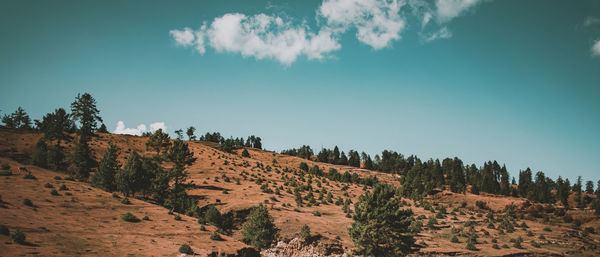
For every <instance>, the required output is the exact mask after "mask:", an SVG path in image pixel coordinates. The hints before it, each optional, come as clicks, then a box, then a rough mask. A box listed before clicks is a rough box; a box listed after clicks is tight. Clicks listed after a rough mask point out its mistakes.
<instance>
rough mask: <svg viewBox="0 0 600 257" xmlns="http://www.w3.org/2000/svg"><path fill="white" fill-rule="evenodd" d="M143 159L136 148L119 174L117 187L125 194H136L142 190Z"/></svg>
mask: <svg viewBox="0 0 600 257" xmlns="http://www.w3.org/2000/svg"><path fill="white" fill-rule="evenodd" d="M142 174H143V168H142V160H141V157H140V155H139V154H138V153H137V152H136V151H135V150H134V151H132V152H131V153H130V154H129V157H127V162H126V163H125V166H123V169H121V170H119V172H118V174H117V180H116V182H117V189H118V190H119V191H120V192H121V193H123V194H124V195H125V196H135V194H136V193H137V192H139V191H140V190H141V187H142V185H141V184H142V181H141V178H142V177H143V175H142Z"/></svg>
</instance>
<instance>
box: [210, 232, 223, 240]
mask: <svg viewBox="0 0 600 257" xmlns="http://www.w3.org/2000/svg"><path fill="white" fill-rule="evenodd" d="M210 240H215V241H221V240H223V238H222V237H221V235H219V233H217V231H214V232H213V233H212V234H210Z"/></svg>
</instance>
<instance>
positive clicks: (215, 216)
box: [204, 206, 223, 227]
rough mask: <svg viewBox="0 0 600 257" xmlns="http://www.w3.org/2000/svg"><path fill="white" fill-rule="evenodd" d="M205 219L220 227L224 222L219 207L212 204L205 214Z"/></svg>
mask: <svg viewBox="0 0 600 257" xmlns="http://www.w3.org/2000/svg"><path fill="white" fill-rule="evenodd" d="M204 221H205V222H208V223H209V224H212V225H214V226H217V227H220V226H221V223H222V222H223V217H222V216H221V213H220V212H219V210H218V209H217V208H215V207H214V206H211V207H209V208H208V210H207V211H206V213H205V214H204Z"/></svg>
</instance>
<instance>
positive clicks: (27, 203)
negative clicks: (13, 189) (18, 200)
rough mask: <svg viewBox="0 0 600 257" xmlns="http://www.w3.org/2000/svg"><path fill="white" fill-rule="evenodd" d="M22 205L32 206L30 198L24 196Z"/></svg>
mask: <svg viewBox="0 0 600 257" xmlns="http://www.w3.org/2000/svg"><path fill="white" fill-rule="evenodd" d="M23 205H27V206H30V207H33V202H32V201H31V200H29V198H25V199H23Z"/></svg>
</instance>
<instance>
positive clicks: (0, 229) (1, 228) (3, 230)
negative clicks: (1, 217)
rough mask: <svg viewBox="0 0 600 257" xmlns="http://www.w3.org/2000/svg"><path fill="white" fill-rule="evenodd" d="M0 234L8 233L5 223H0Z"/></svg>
mask: <svg viewBox="0 0 600 257" xmlns="http://www.w3.org/2000/svg"><path fill="white" fill-rule="evenodd" d="M0 235H5V236H8V235H10V230H9V229H8V227H6V226H5V225H2V224H0Z"/></svg>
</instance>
